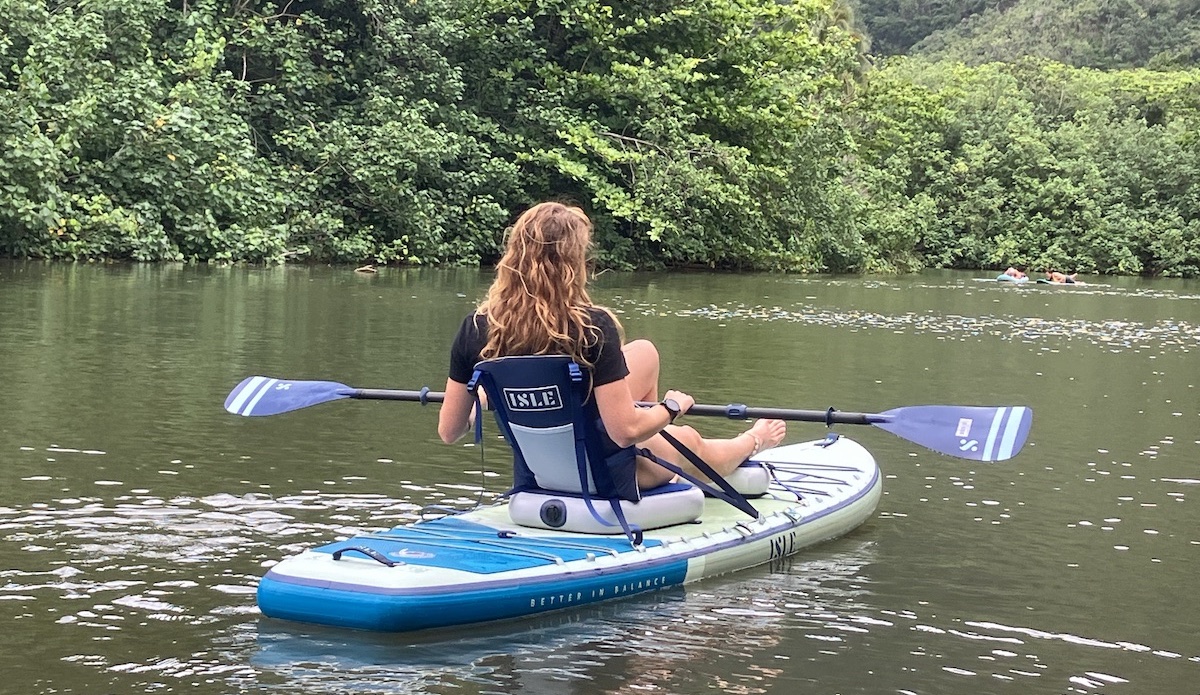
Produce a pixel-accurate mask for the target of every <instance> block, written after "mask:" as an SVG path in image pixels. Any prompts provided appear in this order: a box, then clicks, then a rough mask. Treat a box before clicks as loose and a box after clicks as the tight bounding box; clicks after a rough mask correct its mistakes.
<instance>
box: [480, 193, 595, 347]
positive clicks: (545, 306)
mask: <svg viewBox="0 0 1200 695" xmlns="http://www.w3.org/2000/svg"><path fill="white" fill-rule="evenodd" d="M507 237H508V238H507V242H506V247H505V251H504V255H503V256H502V257H501V258H500V263H499V264H498V265H497V266H496V279H495V280H494V281H493V282H492V286H491V288H489V290H488V294H487V298H486V299H484V300H483V303H482V304H480V305H479V308H478V310H477V311H478V313H479V314H480V315H486V316H487V320H488V339H487V344H486V345H484V347H483V350H482V351H481V352H480V356H481V357H483V358H484V359H492V358H495V357H504V356H508V355H555V354H565V355H570V356H571V357H572V358H573V359H574V360H575V361H576V362H578V363H579V364H581V365H585V366H588V367H590V366H592V365H591V363H590V362H589V361H588V360H587V359H586V351H587V349H588V348H590V347H592V346H594V345H595V344H596V342H597V341H598V340H600V332H599V330H597V329H596V326H595V325H594V324H593V323H592V321H591V317H590V315H589V313H588V310H589V309H591V308H593V307H594V306H595V305H593V304H592V299H591V297H590V296H588V291H587V263H588V254H589V252H590V250H591V243H592V222H591V220H589V219H588V216H587V214H586V213H585V212H584V211H583V210H581V209H580V208H578V207H574V206H570V205H564V204H562V203H557V202H546V203H539V204H537V205H535V206H533V207H531V208H529V209H528V210H526V211H525V212H524V213H522V214H521V216H520V217H518V218H517V221H516V222H515V223H514V224H513V226H512V227H510V228H509V229H508V230H507ZM618 325H619V324H618Z"/></svg>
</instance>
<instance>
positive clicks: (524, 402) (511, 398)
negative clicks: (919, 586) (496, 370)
mask: <svg viewBox="0 0 1200 695" xmlns="http://www.w3.org/2000/svg"><path fill="white" fill-rule="evenodd" d="M504 400H505V401H506V402H507V403H508V407H509V409H510V410H523V411H535V410H558V409H560V408H562V407H563V401H562V396H561V395H560V394H559V392H558V386H538V387H535V388H525V389H504Z"/></svg>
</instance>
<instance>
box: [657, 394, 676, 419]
mask: <svg viewBox="0 0 1200 695" xmlns="http://www.w3.org/2000/svg"><path fill="white" fill-rule="evenodd" d="M659 405H661V406H662V407H664V408H666V409H667V412H668V413H670V414H671V419H670V420H669V421H668V422H667V424H668V425H669V424H671V423H672V422H675V418H677V417H679V403H678V402H676V401H675V399H674V398H664V399H662V402H661V403H659Z"/></svg>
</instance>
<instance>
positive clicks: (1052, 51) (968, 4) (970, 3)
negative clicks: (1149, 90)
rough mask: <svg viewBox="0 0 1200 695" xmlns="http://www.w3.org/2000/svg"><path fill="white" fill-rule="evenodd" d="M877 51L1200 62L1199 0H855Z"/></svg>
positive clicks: (1092, 62)
mask: <svg viewBox="0 0 1200 695" xmlns="http://www.w3.org/2000/svg"><path fill="white" fill-rule="evenodd" d="M854 1H855V3H856V7H857V11H858V17H859V18H860V19H861V21H862V22H863V24H864V26H865V28H866V31H867V33H868V34H870V36H871V38H872V39H873V42H872V48H873V50H874V51H875V53H876V54H877V55H896V54H908V55H919V56H922V57H926V58H935V59H950V60H959V61H963V62H965V63H968V64H973V65H978V64H981V63H986V62H991V61H1004V62H1013V61H1016V60H1019V59H1021V58H1024V57H1037V58H1045V59H1048V60H1053V61H1056V62H1060V63H1065V64H1067V65H1074V66H1077V67H1095V68H1132V67H1151V68H1160V69H1161V68H1171V67H1186V66H1189V65H1195V64H1197V63H1200V0H1136V1H1135V0H999V1H998V2H981V1H980V0H928V1H925V2H922V1H920V0H854Z"/></svg>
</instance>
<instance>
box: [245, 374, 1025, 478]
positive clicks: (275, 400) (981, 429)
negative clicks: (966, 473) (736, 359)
mask: <svg viewBox="0 0 1200 695" xmlns="http://www.w3.org/2000/svg"><path fill="white" fill-rule="evenodd" d="M442 397H443V394H442V393H441V392H438V391H430V390H429V389H427V388H425V389H421V390H419V391H402V390H396V389H358V388H353V387H350V386H346V385H345V384H339V383H337V382H334V381H289V380H286V379H273V378H271V377H265V376H252V377H247V378H246V379H244V380H242V383H240V384H238V385H237V387H236V388H235V389H233V391H232V392H231V393H230V394H229V397H228V398H226V399H225V410H228V411H229V412H231V413H233V414H234V415H245V416H265V415H278V414H279V413H286V412H290V411H292V410H299V409H301V408H307V407H309V406H312V405H318V404H321V403H328V402H330V401H337V400H341V399H343V398H356V399H361V400H381V401H413V402H417V403H421V404H422V405H424V404H426V403H441V402H442ZM644 405H651V404H644ZM687 414H688V415H704V416H719V417H727V418H731V419H734V420H746V419H750V418H774V419H778V420H794V421H799V422H823V423H825V425H826V426H827V427H829V426H832V425H835V424H844V425H874V426H875V427H878V428H879V429H881V430H886V431H888V432H891V433H892V434H894V435H896V436H897V437H900V438H902V439H906V440H908V441H910V442H913V443H914V444H920V445H921V446H923V447H925V448H927V449H932V450H933V451H936V452H938V453H942V454H948V455H950V456H957V457H959V458H965V459H970V460H972V461H1004V460H1006V459H1010V458H1012V457H1013V456H1016V455H1017V452H1019V451H1020V450H1021V447H1022V446H1024V445H1025V440H1026V438H1028V436H1029V428H1030V425H1031V424H1032V423H1033V410H1032V409H1030V408H1027V407H1024V406H1001V407H989V406H958V405H910V406H906V407H903V408H894V409H892V410H888V411H885V412H882V413H850V412H842V411H838V410H834V409H833V408H829V409H828V410H793V409H790V408H752V407H749V406H745V405H740V404H733V405H703V404H699V403H698V404H696V405H693V406H692V407H691V408H690V409H688V411H687Z"/></svg>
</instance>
